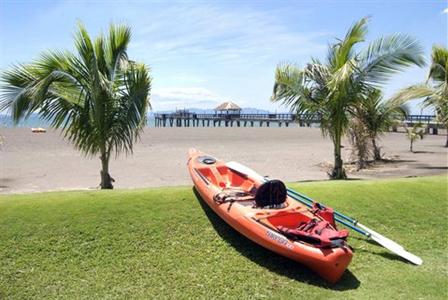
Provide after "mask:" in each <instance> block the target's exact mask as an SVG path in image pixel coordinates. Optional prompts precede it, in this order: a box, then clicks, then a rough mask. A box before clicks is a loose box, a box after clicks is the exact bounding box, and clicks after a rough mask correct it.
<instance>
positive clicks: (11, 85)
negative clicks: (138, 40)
mask: <svg viewBox="0 0 448 300" xmlns="http://www.w3.org/2000/svg"><path fill="white" fill-rule="evenodd" d="M130 38H131V31H130V28H129V27H127V26H114V25H111V26H110V28H109V31H108V34H107V36H104V35H102V34H101V35H99V36H98V37H97V38H96V39H95V40H92V39H91V38H90V36H89V35H88V33H87V31H86V29H85V28H84V26H83V25H81V24H80V25H79V28H78V31H77V33H76V35H75V47H76V50H77V51H76V53H70V52H61V51H53V52H47V53H44V54H42V55H41V56H40V58H39V59H37V60H35V61H34V62H32V63H30V64H22V65H16V66H14V67H12V68H11V69H10V70H8V71H5V72H4V73H3V74H2V75H1V80H2V94H1V98H0V110H8V111H9V113H10V114H11V115H12V118H13V119H14V121H15V122H16V123H17V122H19V121H20V120H22V119H24V118H26V117H28V116H30V114H32V113H37V114H39V116H40V117H41V118H43V119H45V120H48V121H49V122H50V124H51V125H52V126H53V127H55V128H60V129H61V130H62V132H63V134H64V137H66V138H67V139H68V140H69V141H71V142H72V143H73V144H74V146H75V147H76V148H77V149H79V150H81V151H82V152H83V153H84V154H86V155H92V156H93V155H98V154H99V157H100V160H101V165H102V167H101V188H103V189H107V188H113V185H112V182H113V179H112V178H111V176H110V174H109V161H110V157H111V155H112V153H115V154H116V155H118V154H119V153H120V152H122V151H124V152H126V153H130V152H132V148H133V143H134V142H135V141H136V139H137V138H138V136H139V133H140V132H141V130H142V128H143V126H144V125H145V123H146V113H147V109H148V106H149V94H150V89H151V78H150V76H149V70H148V68H147V67H146V66H145V65H143V64H139V63H136V62H133V61H131V60H129V59H128V55H127V52H126V50H127V47H128V44H129V41H130Z"/></svg>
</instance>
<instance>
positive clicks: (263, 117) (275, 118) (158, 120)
mask: <svg viewBox="0 0 448 300" xmlns="http://www.w3.org/2000/svg"><path fill="white" fill-rule="evenodd" d="M154 117H155V126H156V127H190V126H191V127H200V126H201V127H221V126H225V127H233V126H236V127H243V126H244V127H248V126H249V127H254V126H255V125H256V124H257V125H258V127H263V126H266V127H270V125H271V124H272V123H276V124H277V126H279V127H282V126H285V127H288V126H289V124H290V123H298V124H299V125H300V126H308V127H309V126H311V124H319V123H320V117H319V116H318V115H300V116H297V115H295V114H289V113H280V114H277V113H275V114H196V113H190V112H185V111H181V112H175V113H171V114H155V115H154Z"/></svg>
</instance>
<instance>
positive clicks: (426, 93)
mask: <svg viewBox="0 0 448 300" xmlns="http://www.w3.org/2000/svg"><path fill="white" fill-rule="evenodd" d="M419 98H424V101H423V103H422V104H423V107H433V108H434V109H435V111H436V114H437V120H438V122H440V123H441V124H443V126H444V127H445V128H446V129H447V131H448V49H447V48H445V47H441V46H433V48H432V53H431V66H430V68H429V74H428V78H427V80H426V82H425V83H420V84H416V85H411V86H409V87H406V88H404V89H402V90H401V91H399V92H398V93H397V94H396V95H395V96H394V100H395V101H397V102H404V101H408V100H412V99H419ZM445 147H448V133H447V138H446V143H445Z"/></svg>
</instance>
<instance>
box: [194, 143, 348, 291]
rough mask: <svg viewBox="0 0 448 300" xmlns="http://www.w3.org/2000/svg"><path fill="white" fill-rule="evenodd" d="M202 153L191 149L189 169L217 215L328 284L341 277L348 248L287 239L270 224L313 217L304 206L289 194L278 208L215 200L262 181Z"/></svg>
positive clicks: (345, 263) (253, 186) (286, 222)
mask: <svg viewBox="0 0 448 300" xmlns="http://www.w3.org/2000/svg"><path fill="white" fill-rule="evenodd" d="M205 156H206V155H205V154H204V153H202V152H200V151H198V150H195V149H190V151H189V157H188V170H189V173H190V176H191V178H192V180H193V183H194V186H195V188H196V190H197V192H198V193H199V194H200V196H201V198H202V199H203V200H204V202H205V203H206V204H207V205H208V206H209V207H210V208H211V209H212V210H213V211H214V212H215V213H216V214H217V215H218V216H219V217H220V218H222V219H223V220H224V221H225V222H226V223H227V224H229V225H230V226H231V227H233V228H234V229H235V230H236V231H238V232H239V233H241V234H243V235H244V236H245V237H247V238H248V239H250V240H252V241H253V242H255V243H257V244H258V245H260V246H262V247H264V248H266V249H269V250H271V251H273V252H275V253H278V254H280V255H282V256H285V257H287V258H290V259H292V260H294V261H297V262H299V263H301V264H303V265H306V266H307V267H309V268H311V269H312V270H313V271H315V272H316V273H318V274H319V275H320V276H321V277H322V278H324V279H325V280H327V281H329V282H331V283H334V282H337V281H338V280H339V279H340V278H341V276H342V274H343V273H344V271H345V270H346V268H347V267H348V265H349V264H350V261H351V259H352V256H353V253H352V250H351V249H350V247H348V246H343V247H336V248H325V249H324V248H318V247H315V246H313V245H310V244H306V243H302V242H297V241H293V240H290V239H288V238H287V237H285V236H284V235H282V234H281V233H279V232H278V231H276V230H275V227H273V225H275V224H277V223H278V222H282V224H283V223H285V224H289V223H291V224H292V223H294V222H295V219H300V218H313V217H315V216H313V215H312V213H311V212H310V211H309V210H308V208H307V207H305V206H304V205H302V204H300V203H298V202H297V201H294V200H293V199H291V198H289V197H288V198H287V200H286V207H284V208H280V209H264V208H263V209H262V208H254V207H253V205H240V204H237V203H236V202H235V203H218V202H216V201H215V200H214V196H215V195H216V194H217V193H220V192H222V190H223V188H224V189H226V188H238V189H241V190H250V189H253V188H257V187H258V186H260V185H261V184H262V182H258V181H257V180H256V179H253V178H244V176H241V174H238V173H237V172H235V171H233V170H231V169H229V168H227V166H226V164H225V163H224V162H222V161H218V160H217V161H216V162H215V163H213V164H204V163H203V162H201V161H200V159H199V158H201V157H205ZM207 157H208V156H207Z"/></svg>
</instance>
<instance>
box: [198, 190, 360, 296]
mask: <svg viewBox="0 0 448 300" xmlns="http://www.w3.org/2000/svg"><path fill="white" fill-rule="evenodd" d="M193 192H194V194H195V195H196V198H197V200H198V202H199V204H200V205H201V207H202V209H203V210H204V212H205V214H206V216H207V218H208V219H209V220H210V223H211V224H212V226H213V228H214V229H215V230H216V232H217V233H218V234H219V236H220V237H221V238H223V239H224V240H225V241H227V242H228V243H229V244H230V245H232V247H234V248H235V250H237V251H238V252H239V253H241V254H242V255H244V256H245V257H247V258H248V259H250V260H251V261H253V262H255V263H257V264H258V265H260V266H262V267H264V268H267V269H268V270H270V271H271V272H275V273H276V274H278V275H280V276H285V277H288V278H290V279H293V280H297V281H301V282H303V283H307V284H312V285H315V286H319V287H322V288H326V289H331V290H336V291H345V290H352V289H356V288H358V287H359V285H360V282H359V280H358V279H357V278H356V277H355V276H354V275H353V274H352V273H351V272H350V271H349V270H346V271H345V273H344V275H343V276H342V278H341V280H339V282H337V283H335V284H330V283H328V282H326V281H325V280H323V279H322V278H320V277H319V276H318V275H317V274H316V273H314V272H313V271H311V270H310V269H308V268H307V267H305V266H303V265H301V264H299V263H297V262H295V261H292V260H290V259H288V258H285V257H283V256H280V255H278V254H276V253H274V252H272V251H269V250H267V249H265V248H263V247H261V246H259V245H258V244H256V243H254V242H252V241H251V240H249V239H247V238H246V237H244V236H243V235H241V234H240V233H238V232H237V231H236V230H234V229H233V228H232V227H231V226H229V225H228V224H227V223H226V222H225V221H223V220H222V219H221V218H220V217H219V216H218V215H217V214H216V213H215V212H214V211H213V210H212V209H211V208H210V207H209V206H208V205H207V203H205V202H204V200H203V199H202V198H201V196H200V195H199V193H198V192H197V191H196V189H195V188H193Z"/></svg>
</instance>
